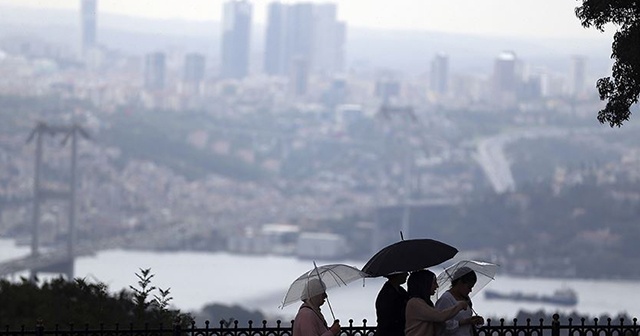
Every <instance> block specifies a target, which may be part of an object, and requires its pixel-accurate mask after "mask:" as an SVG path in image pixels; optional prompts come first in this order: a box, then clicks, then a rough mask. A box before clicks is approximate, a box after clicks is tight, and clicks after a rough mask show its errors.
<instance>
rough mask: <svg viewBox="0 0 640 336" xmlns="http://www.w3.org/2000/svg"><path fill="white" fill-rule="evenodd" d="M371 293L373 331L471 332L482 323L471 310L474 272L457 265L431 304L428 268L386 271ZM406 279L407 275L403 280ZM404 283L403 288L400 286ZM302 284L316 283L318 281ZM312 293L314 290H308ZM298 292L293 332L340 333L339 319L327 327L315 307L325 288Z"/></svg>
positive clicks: (301, 335) (433, 286)
mask: <svg viewBox="0 0 640 336" xmlns="http://www.w3.org/2000/svg"><path fill="white" fill-rule="evenodd" d="M386 278H387V281H386V282H385V284H384V285H383V286H382V289H381V290H380V292H379V293H378V297H377V298H376V316H377V320H378V321H377V322H378V325H377V328H376V336H473V330H474V329H473V328H474V327H475V326H477V325H482V324H484V318H483V317H481V316H477V315H475V314H474V311H473V308H472V303H471V299H470V298H469V293H470V292H471V290H472V289H473V286H474V285H475V283H476V282H477V276H476V273H475V272H474V271H473V270H471V269H470V268H468V267H461V268H459V269H458V270H456V271H455V272H454V273H453V275H452V276H451V278H450V280H451V288H449V289H448V290H447V291H446V292H445V293H444V294H442V295H441V296H440V297H439V298H438V300H437V301H436V303H435V304H434V303H433V301H431V297H432V296H433V295H434V294H435V293H436V290H437V289H438V282H437V281H436V276H435V274H434V273H433V272H431V271H429V270H419V271H415V272H411V274H410V275H409V274H408V273H406V272H399V273H394V274H390V275H387V276H386ZM407 278H408V280H407ZM405 282H406V283H407V290H405V289H404V287H402V285H403V284H404V283H405ZM307 286H322V283H321V282H320V281H318V280H316V281H315V282H314V281H310V282H309V283H308V284H307ZM308 292H314V291H308ZM315 292H316V293H317V292H319V293H320V294H316V295H313V296H310V297H306V296H304V295H303V297H302V302H303V303H302V305H301V306H300V309H299V310H298V314H297V315H296V318H295V320H294V324H293V336H333V335H338V334H339V333H340V322H339V321H338V320H335V321H334V322H333V324H332V325H331V326H329V325H328V324H327V323H326V321H325V319H324V317H323V315H322V313H321V312H320V306H322V305H323V304H324V303H325V300H326V299H327V294H326V292H325V291H323V290H320V291H315Z"/></svg>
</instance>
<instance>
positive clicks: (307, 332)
mask: <svg viewBox="0 0 640 336" xmlns="http://www.w3.org/2000/svg"><path fill="white" fill-rule="evenodd" d="M325 289H326V287H325V285H324V283H322V281H320V280H318V279H311V280H309V282H307V284H306V285H305V288H304V290H303V292H302V297H301V298H300V299H302V305H301V306H300V309H298V314H296V318H295V320H294V321H293V336H334V335H337V334H339V333H340V321H338V320H335V321H334V322H333V325H331V327H329V326H327V321H326V320H325V319H324V315H322V312H320V306H322V305H323V304H324V302H325V300H326V299H327V293H326V291H325Z"/></svg>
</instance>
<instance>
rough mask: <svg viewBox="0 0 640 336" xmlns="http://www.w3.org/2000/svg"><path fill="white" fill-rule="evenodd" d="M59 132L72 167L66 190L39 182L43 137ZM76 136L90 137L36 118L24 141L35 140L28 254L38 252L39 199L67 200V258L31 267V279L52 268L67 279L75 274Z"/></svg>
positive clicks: (72, 127)
mask: <svg viewBox="0 0 640 336" xmlns="http://www.w3.org/2000/svg"><path fill="white" fill-rule="evenodd" d="M58 134H62V135H63V136H64V138H63V140H62V145H65V144H66V143H67V142H68V141H69V140H71V168H70V175H69V180H68V190H63V191H60V190H52V189H48V188H46V187H44V186H43V183H42V154H43V137H44V136H45V135H50V136H52V137H53V136H56V135H58ZM78 136H82V137H83V138H85V139H88V138H89V135H88V134H87V132H85V131H84V130H83V129H82V128H81V127H80V126H78V125H76V124H73V125H57V126H52V125H48V124H46V123H44V122H39V123H38V124H37V125H36V127H35V128H34V129H33V131H32V132H31V134H30V135H29V138H28V139H27V143H29V142H31V141H32V140H33V139H34V138H35V140H36V160H35V171H34V182H33V208H32V218H31V230H32V232H31V234H32V236H31V257H32V258H38V257H39V256H40V251H39V248H40V234H39V226H40V217H41V210H40V207H41V205H42V203H43V202H44V201H46V200H48V199H58V200H63V201H67V202H68V211H69V213H68V219H69V228H68V235H67V256H68V258H67V260H65V261H63V262H61V263H59V264H56V265H52V266H49V267H46V268H42V269H31V270H30V272H31V279H32V280H34V279H35V278H36V276H37V273H38V272H54V273H62V274H65V275H66V276H67V279H69V280H70V279H73V274H74V256H75V246H76V169H77V164H76V162H77V152H78Z"/></svg>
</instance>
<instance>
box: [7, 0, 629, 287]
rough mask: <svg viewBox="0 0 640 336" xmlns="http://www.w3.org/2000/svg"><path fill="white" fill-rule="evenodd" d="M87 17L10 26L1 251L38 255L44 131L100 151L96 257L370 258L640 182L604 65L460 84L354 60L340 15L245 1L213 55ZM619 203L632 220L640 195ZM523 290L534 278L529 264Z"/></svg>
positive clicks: (89, 199) (85, 223)
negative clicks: (609, 106)
mask: <svg viewBox="0 0 640 336" xmlns="http://www.w3.org/2000/svg"><path fill="white" fill-rule="evenodd" d="M80 4H81V6H80V11H79V13H74V15H75V16H73V17H75V19H76V22H72V21H71V22H68V21H65V20H64V19H60V20H62V21H64V22H66V24H69V25H70V26H69V27H71V28H68V27H67V28H68V29H69V30H61V31H67V32H68V31H72V32H76V33H78V32H79V34H75V35H79V36H80V38H79V39H78V40H79V41H80V42H79V43H76V42H75V41H74V40H73V39H69V38H67V39H66V40H65V39H64V38H63V39H49V40H47V39H46V38H43V37H42V36H38V35H37V34H36V33H33V32H35V31H37V30H32V33H33V34H31V35H30V34H28V33H24V34H20V35H18V34H14V33H12V30H11V25H10V24H6V25H3V26H2V27H4V30H5V33H3V34H2V35H1V36H0V74H1V76H0V105H1V107H0V109H1V110H2V111H1V115H0V118H1V119H2V120H1V123H0V124H1V126H0V128H1V129H2V131H1V132H2V133H1V135H0V136H1V138H0V167H1V168H0V211H1V213H0V214H1V217H0V235H2V236H6V237H12V238H15V239H17V241H19V242H24V243H26V244H29V243H30V240H31V239H32V238H31V231H30V230H31V228H32V222H33V221H34V219H33V218H32V211H33V209H32V195H33V194H34V176H35V175H36V173H35V168H34V167H35V158H36V155H34V153H35V151H34V141H30V142H28V143H26V144H25V141H26V140H27V139H28V138H29V134H31V133H32V132H33V131H34V129H35V127H36V126H37V125H38V122H44V123H46V124H47V125H72V124H75V125H80V126H81V127H82V128H83V130H84V131H86V133H87V137H86V138H82V139H80V140H79V144H78V146H79V147H78V156H77V163H78V171H77V188H78V190H77V195H78V197H77V198H78V199H77V203H76V207H77V225H76V228H77V230H78V233H77V234H78V241H79V242H80V243H83V242H84V243H85V244H92V242H94V241H100V240H103V241H105V240H109V239H112V238H113V237H128V238H127V239H124V240H122V239H120V240H117V241H115V242H113V243H112V244H114V245H115V246H119V247H127V248H136V249H161V250H206V251H219V250H226V251H231V252H237V253H249V254H281V255H296V256H299V257H302V258H328V259H331V258H341V257H344V256H356V257H360V256H362V255H366V254H368V253H369V252H370V251H372V250H375V249H376V248H378V247H379V246H382V245H384V244H385V243H389V242H393V241H396V240H397V239H399V235H398V232H399V231H403V233H404V235H405V237H411V236H412V235H413V234H415V235H422V234H424V233H428V232H429V230H428V228H429V227H431V228H433V227H434V226H446V222H447V219H446V218H444V217H443V218H440V219H439V220H441V221H442V222H441V223H436V222H434V221H435V220H434V219H433V218H437V217H434V216H432V215H433V212H431V211H430V210H429V209H440V208H442V207H444V208H451V209H464V208H465V207H464V205H463V204H466V202H467V201H468V200H469V199H474V198H477V197H480V198H488V199H493V198H494V197H505V198H510V199H511V204H512V203H518V204H521V203H522V204H524V203H526V202H525V201H523V200H522V198H521V197H522V195H519V194H518V192H519V191H521V190H522V189H526V188H531V185H536V184H544V185H547V186H549V188H550V189H552V190H554V191H555V193H556V195H557V194H560V193H561V191H562V190H565V189H567V188H569V187H571V186H575V185H581V184H583V183H584V181H587V180H588V181H591V178H594V179H595V180H596V181H597V182H596V185H608V184H614V183H624V182H622V181H630V182H629V183H632V182H633V183H636V182H637V178H638V169H637V167H636V166H637V165H636V163H637V162H638V160H639V159H640V147H639V144H638V143H637V141H636V139H637V136H634V134H632V133H633V129H634V125H633V124H630V125H629V126H628V127H626V129H625V130H624V131H618V133H615V132H614V130H610V129H608V128H606V127H603V126H602V125H600V124H598V123H597V121H596V120H595V117H594V115H595V112H596V111H597V110H598V109H599V106H600V105H601V102H600V101H599V99H598V96H597V93H596V92H595V90H594V87H593V83H595V81H596V80H597V78H598V76H600V75H601V72H602V71H604V70H603V68H606V66H605V67H603V66H602V65H603V64H605V65H606V64H608V63H607V61H606V56H607V54H606V53H607V50H606V49H605V50H603V51H602V55H600V56H602V57H603V58H604V59H605V61H601V60H599V59H596V60H594V59H593V58H594V57H593V55H584V54H567V55H559V56H556V58H554V60H556V63H554V64H553V65H549V66H547V65H544V64H536V63H530V62H529V61H528V60H527V59H526V57H522V56H521V55H520V53H519V51H518V50H512V49H509V48H507V49H502V50H501V51H499V52H498V53H496V54H495V55H494V56H493V57H492V58H490V59H484V60H481V61H477V60H476V61H474V63H469V64H472V65H466V66H465V65H460V64H456V65H454V64H453V62H454V60H455V59H454V58H451V57H450V55H449V54H448V53H447V50H439V51H437V52H434V53H433V54H430V55H424V56H423V58H424V64H425V69H423V70H422V69H421V70H416V71H415V72H409V73H407V72H406V71H401V70H397V69H394V68H391V67H385V66H381V67H376V66H371V65H368V64H367V61H366V60H353V59H352V58H350V57H348V56H347V55H346V50H347V49H348V45H347V43H348V42H349V41H351V40H350V39H349V38H348V35H349V32H350V29H351V27H349V26H348V24H347V22H343V21H340V20H339V19H338V15H337V13H338V10H339V5H338V4H334V3H322V4H319V3H305V2H301V3H279V2H273V3H271V4H269V5H268V10H267V18H266V20H265V22H266V25H265V26H264V27H260V28H261V29H258V28H256V25H255V24H254V19H255V18H254V17H253V16H252V8H253V6H252V3H251V2H250V1H245V0H243V1H227V2H225V3H224V4H223V17H222V22H221V24H220V27H219V36H217V37H215V39H214V38H212V40H215V41H217V42H218V44H217V45H216V46H215V47H211V46H206V47H195V48H187V47H174V46H172V45H171V44H167V45H165V46H163V47H160V48H158V47H153V48H149V49H148V50H144V51H142V52H134V51H133V48H134V47H136V46H133V45H132V46H130V47H131V48H132V49H130V50H129V51H128V50H126V49H124V48H120V49H119V48H115V47H113V46H111V45H109V44H107V43H105V42H103V41H102V40H101V36H103V35H102V34H103V33H104V35H105V36H106V35H107V34H109V33H108V32H106V30H103V29H102V28H101V25H100V22H101V21H100V20H101V15H102V14H101V12H100V9H99V3H98V1H97V0H83V1H81V2H80ZM13 10H14V11H16V12H20V13H21V14H22V15H25V16H28V15H37V12H29V11H27V10H23V11H18V10H17V9H13ZM54 14H55V13H54ZM58 14H60V13H58ZM60 15H62V14H60ZM65 15H68V13H67V14H65ZM61 17H65V18H66V17H67V16H64V15H62V16H61ZM43 27H45V28H41V29H44V30H46V25H44V26H43ZM56 29H58V28H56ZM256 31H258V32H259V34H256ZM0 33H2V31H0ZM120 33H121V36H120V38H121V39H122V40H126V41H135V37H136V35H129V36H128V35H127V34H126V32H120ZM75 35H73V34H72V36H75ZM256 35H258V36H256ZM186 38H187V37H186V36H185V37H184V39H186ZM178 40H179V38H178ZM256 40H260V41H261V42H259V43H260V46H261V49H260V51H261V52H256V47H255V46H254V45H253V43H254V42H255V41H256ZM61 41H62V42H61ZM174 42H175V41H174ZM132 44H135V42H133V43H132ZM140 44H142V43H140ZM137 47H139V46H137ZM507 47H509V46H507ZM139 49H142V47H140V48H139ZM211 49H213V50H215V51H217V52H210V50H211ZM558 59H560V60H559V61H557V60H558ZM348 60H351V61H350V62H349V61H348ZM590 66H592V68H591V69H590ZM454 69H455V71H454ZM465 69H467V70H465ZM629 131H631V132H629ZM623 132H624V134H625V135H627V136H628V137H627V138H625V139H623V138H622V137H621V136H620V134H623ZM62 138H64V137H63V136H56V135H55V134H51V135H50V136H47V135H46V133H45V137H44V139H45V140H44V145H43V146H44V149H43V151H44V154H43V155H44V156H43V171H42V178H41V179H42V180H43V182H42V183H43V185H44V186H45V187H46V188H49V189H51V190H65V188H68V182H66V181H68V178H69V167H70V166H71V160H70V158H71V155H70V151H69V148H68V147H69V146H68V144H67V145H61V141H62ZM612 144H616V146H614V145H612ZM618 145H619V146H618ZM563 150H566V152H563ZM585 153H588V155H587V154H585ZM523 185H524V186H525V187H526V188H523V187H522V186H523ZM478 195H486V196H478ZM617 195H618V196H619V198H621V199H625V200H626V201H629V202H637V197H638V194H637V192H635V193H634V192H632V191H625V192H624V193H623V192H620V193H618V194H617ZM634 204H635V203H634ZM67 206H68V204H67V202H66V201H65V200H64V199H52V200H47V201H46V202H44V203H43V205H42V206H41V207H40V208H41V210H40V211H41V216H40V217H39V218H38V219H37V220H36V221H38V222H39V223H40V229H39V230H40V236H41V237H40V244H41V245H42V246H57V245H61V244H64V241H66V239H67V237H68V235H69V233H68V231H69V229H68V225H67V224H66V223H68V222H69V217H70V216H71V215H70V214H69V212H68V210H66V209H67ZM522 207H524V205H522ZM487 208H490V206H488V207H487ZM398 209H405V210H401V211H399V210H398ZM406 209H409V210H411V209H414V210H416V211H415V213H423V214H425V213H426V215H424V217H423V218H420V217H419V215H418V217H416V215H415V214H414V215H411V214H408V213H409V212H410V211H408V210H406ZM425 209H426V210H425ZM411 211H413V210H411ZM437 211H440V210H436V212H437ZM572 211H574V212H576V211H577V213H576V214H575V215H576V216H579V215H580V211H581V210H579V209H573V210H572ZM582 211H584V209H583V210H582ZM385 216H386V217H385ZM385 218H386V219H385ZM460 218H462V217H456V220H462V219H460ZM352 220H355V222H349V221H352ZM345 223H348V224H345ZM467 224H468V225H471V224H469V223H467ZM435 232H438V234H443V233H442V232H444V231H443V230H441V229H438V231H435ZM138 235H140V237H142V236H144V239H136V237H138ZM576 236H577V237H578V238H576V239H578V240H580V242H581V243H585V242H586V243H593V244H595V245H597V246H601V245H602V244H605V245H607V244H616V243H619V239H620V236H619V234H618V233H615V232H612V231H611V228H610V227H609V225H608V224H606V223H602V226H601V227H589V228H587V229H585V231H584V232H582V233H580V234H576ZM347 241H349V242H350V243H347ZM603 242H604V243H603ZM459 243H460V245H459V246H460V247H461V249H469V250H471V249H477V251H476V252H477V253H478V255H479V256H480V257H482V258H486V259H496V258H497V259H499V260H501V261H502V262H503V264H504V263H506V264H507V265H508V262H505V261H504V260H505V259H504V258H506V259H508V255H509V253H516V252H514V251H519V253H521V254H523V255H526V253H528V252H526V251H530V250H526V249H524V248H523V247H522V246H519V242H515V241H514V242H513V244H508V243H509V242H507V243H505V247H504V248H502V247H497V246H493V247H491V246H480V245H478V244H469V243H468V242H467V241H465V240H461V241H460V242H459ZM106 246H107V247H109V245H106ZM607 246H608V245H607ZM509 251H511V252H509ZM516 264H517V265H516ZM512 270H514V271H519V272H521V273H528V272H529V273H530V272H536V270H535V265H532V264H530V263H515V262H514V266H513V268H512ZM565 271H566V273H563V274H562V275H575V274H576V271H575V270H574V269H569V270H565ZM578 273H579V272H578Z"/></svg>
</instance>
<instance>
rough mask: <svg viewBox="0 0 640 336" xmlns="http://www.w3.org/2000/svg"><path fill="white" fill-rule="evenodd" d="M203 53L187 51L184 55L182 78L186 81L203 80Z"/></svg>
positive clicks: (196, 81)
mask: <svg viewBox="0 0 640 336" xmlns="http://www.w3.org/2000/svg"><path fill="white" fill-rule="evenodd" d="M205 65H206V63H205V58H204V55H202V54H198V53H189V54H187V55H185V57H184V73H183V80H184V82H187V83H199V82H202V80H204V71H205Z"/></svg>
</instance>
